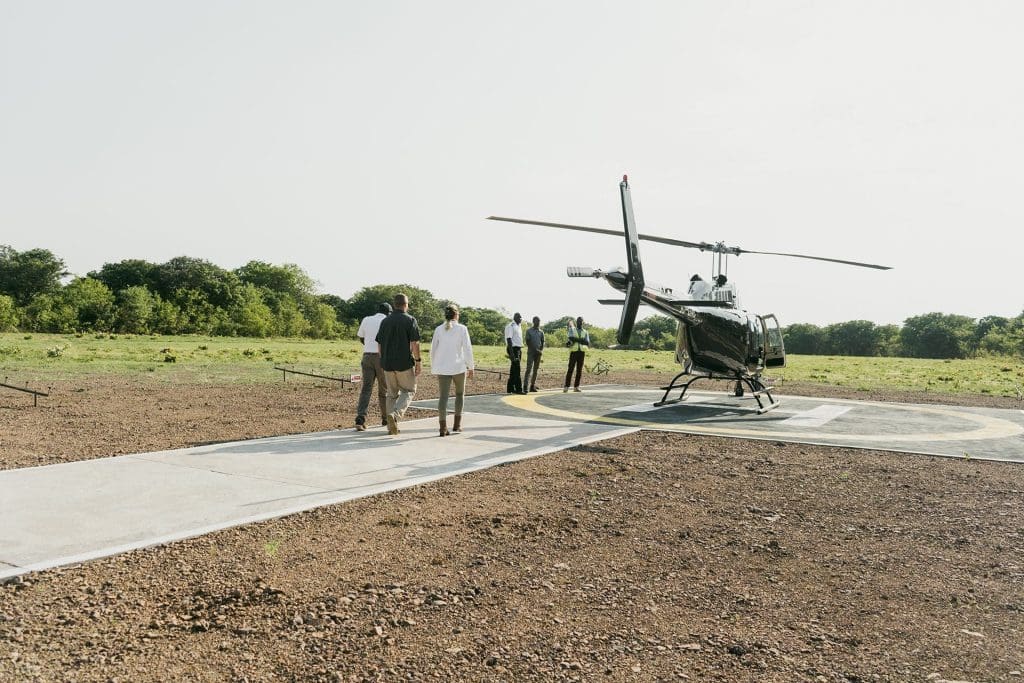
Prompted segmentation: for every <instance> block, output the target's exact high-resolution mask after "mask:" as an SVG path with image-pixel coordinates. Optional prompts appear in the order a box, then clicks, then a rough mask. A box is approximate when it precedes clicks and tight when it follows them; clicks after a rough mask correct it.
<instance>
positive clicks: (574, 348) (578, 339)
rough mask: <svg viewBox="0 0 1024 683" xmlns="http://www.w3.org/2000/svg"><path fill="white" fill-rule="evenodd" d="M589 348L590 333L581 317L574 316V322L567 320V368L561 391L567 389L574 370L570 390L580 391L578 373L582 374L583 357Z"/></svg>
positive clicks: (563, 391)
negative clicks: (574, 373)
mask: <svg viewBox="0 0 1024 683" xmlns="http://www.w3.org/2000/svg"><path fill="white" fill-rule="evenodd" d="M589 348H590V333H589V332H587V330H586V329H584V327H583V318H576V324H575V325H573V324H572V321H571V320H570V321H569V369H568V371H566V373H565V386H564V387H563V388H562V393H565V392H566V391H569V382H570V381H571V380H572V379H573V371H575V372H576V379H575V381H574V382H573V385H572V390H573V391H581V389H580V375H582V374H583V358H584V357H585V356H586V355H587V349H589Z"/></svg>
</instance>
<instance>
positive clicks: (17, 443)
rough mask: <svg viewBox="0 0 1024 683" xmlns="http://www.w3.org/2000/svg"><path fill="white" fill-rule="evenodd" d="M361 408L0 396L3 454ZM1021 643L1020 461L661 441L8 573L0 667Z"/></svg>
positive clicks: (317, 421) (424, 665)
mask: <svg viewBox="0 0 1024 683" xmlns="http://www.w3.org/2000/svg"><path fill="white" fill-rule="evenodd" d="M660 379H663V378H658V377H653V376H650V375H625V374H619V375H612V376H610V377H607V378H602V381H613V382H622V383H633V384H644V385H654V384H657V382H658V381H659V380H660ZM471 389H472V391H473V392H476V393H485V392H496V391H503V389H504V387H503V385H502V384H501V383H499V381H498V380H497V378H496V377H493V376H487V375H483V374H478V378H477V380H476V381H474V382H472V383H471ZM782 393H794V394H804V395H809V394H815V395H829V396H842V397H845V398H854V399H856V398H862V399H871V400H902V401H913V402H944V403H957V404H961V405H965V404H966V405H991V406H996V407H1004V408H1013V409H1019V408H1020V407H1021V406H1020V404H1019V402H1017V401H1015V400H1011V399H1005V398H992V397H981V396H977V397H955V398H954V397H949V396H937V395H932V394H912V395H907V394H898V393H895V392H892V393H885V394H883V393H866V392H857V391H852V390H838V389H835V388H831V387H824V386H819V385H804V386H800V385H786V386H784V387H782ZM432 396H436V384H435V383H434V381H433V380H432V379H431V378H429V377H425V378H423V380H422V381H421V383H420V391H419V393H418V397H420V398H429V397H432ZM355 397H356V395H355V393H354V392H353V391H351V390H348V391H341V390H339V389H338V387H336V386H326V385H324V384H318V383H316V382H314V381H289V382H288V383H281V384H269V385H256V386H239V385H231V386H210V385H205V384H194V385H181V384H178V385H174V386H168V385H163V384H158V383H156V382H147V381H146V380H144V379H140V380H129V379H110V378H94V379H93V380H90V381H89V382H88V383H84V382H79V383H77V384H75V385H70V384H69V385H57V386H54V388H53V395H52V396H51V397H49V398H45V399H41V400H40V405H39V407H37V408H33V407H32V402H31V398H30V397H27V396H24V395H21V394H16V393H14V392H10V393H0V468H3V469H9V468H14V467H28V466H36V465H47V464H53V463H59V462H68V461H71V460H80V459H87V458H96V457H104V456H110V455H117V454H123V453H133V452H141V451H150V450H158V449H166V448H177V447H181V446H190V445H196V444H202V443H209V442H216V441H226V440H235V439H246V438H254V437H260V436H270V435H276V434H286V433H299V432H309V431H319V430H325V429H336V428H349V427H350V426H351V424H352V418H353V409H354V405H355ZM377 417H378V416H377V415H376V414H374V415H372V416H371V422H373V421H374V420H375V419H376V418H377ZM467 429H468V430H471V429H472V424H471V423H469V424H467ZM399 438H400V437H399ZM452 438H458V437H452ZM55 494H58V492H55ZM69 523H73V520H69ZM0 526H2V522H0ZM2 536H3V534H2V531H0V539H2ZM1022 642H1024V468H1021V467H1020V466H1019V465H1010V464H1001V463H988V462H979V461H974V460H959V459H957V460H953V459H940V458H930V457H923V456H909V455H901V454H895V453H886V452H881V451H863V450H852V449H841V448H823V447H815V446H807V445H799V444H783V443H778V442H764V441H744V440H731V439H721V438H711V437H695V436H687V435H680V434H666V433H653V432H642V433H638V434H633V435H629V436H625V437H620V438H617V439H613V440H609V441H604V442H600V443H597V444H591V445H589V446H584V447H579V448H574V449H570V450H568V451H563V452H559V453H554V454H551V455H547V456H542V457H538V458H534V459H531V460H527V461H523V462H520V463H516V464H513V465H508V466H502V467H497V468H494V469H490V470H486V471H482V472H476V473H473V474H469V475H465V476H462V477H458V478H455V479H449V480H445V481H439V482H434V483H431V484H427V485H423V486H418V487H414V488H410V489H406V490H403V491H399V492H394V493H389V494H385V495H381V496H376V497H373V498H368V499H363V500H359V501H354V502H350V503H345V504H342V505H335V506H330V507H325V508H320V509H318V510H315V511H312V512H308V513H303V514H299V515H293V516H290V517H286V518H282V519H278V520H273V521H269V522H264V523H259V524H253V525H249V526H245V527H239V528H235V529H229V530H225V531H221V532H217V533H214V534H210V535H208V536H204V537H201V538H196V539H191V540H187V541H181V542H177V543H173V544H170V545H167V546H162V547H158V548H153V549H149V550H141V551H135V552H131V553H127V554H124V555H121V556H117V557H113V558H109V559H106V560H99V561H95V562H90V563H87V564H84V565H78V566H73V567H67V568H63V569H57V570H51V571H46V572H38V573H34V574H30V575H27V576H25V577H22V578H20V579H15V580H13V581H10V582H8V583H6V584H3V585H0V681H37V680H38V681H271V680H273V681H434V680H438V681H447V680H472V681H522V680H536V681H548V680H574V681H594V680H597V681H655V680H666V681H667V680H690V681H703V680H717V681H964V680H969V681H1003V680H1006V681H1022V682H1024V648H1022V645H1021V643H1022Z"/></svg>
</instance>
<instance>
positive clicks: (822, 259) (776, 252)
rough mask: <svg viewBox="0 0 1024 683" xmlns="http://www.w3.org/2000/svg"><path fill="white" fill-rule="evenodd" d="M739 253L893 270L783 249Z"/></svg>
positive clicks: (886, 267)
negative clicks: (785, 251) (793, 252)
mask: <svg viewBox="0 0 1024 683" xmlns="http://www.w3.org/2000/svg"><path fill="white" fill-rule="evenodd" d="M735 253H736V254H737V255H739V254H767V255H768V256H792V257H793V258H806V259H812V260H814V261H829V262H831V263H844V264H846V265H848V266H860V267H862V268H875V269H877V270H892V266H880V265H878V264H875V263H861V262H860V261H845V260H843V259H839V258H827V257H825V256H808V255H806V254H786V253H783V252H781V251H751V250H749V249H739V248H737V249H736V252H735Z"/></svg>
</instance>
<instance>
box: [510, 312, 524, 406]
mask: <svg viewBox="0 0 1024 683" xmlns="http://www.w3.org/2000/svg"><path fill="white" fill-rule="evenodd" d="M522 324H523V316H521V315H519V314H518V313H516V314H515V315H513V316H512V320H511V321H510V322H509V324H508V325H505V354H506V355H507V356H508V360H509V368H508V382H506V383H505V391H507V392H508V393H510V394H525V393H526V392H525V391H523V377H522V370H521V369H520V363H521V362H522V358H523V327H522Z"/></svg>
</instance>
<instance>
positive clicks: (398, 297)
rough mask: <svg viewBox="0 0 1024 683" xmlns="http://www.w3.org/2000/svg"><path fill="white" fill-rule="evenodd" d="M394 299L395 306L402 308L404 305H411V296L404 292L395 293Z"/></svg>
mask: <svg viewBox="0 0 1024 683" xmlns="http://www.w3.org/2000/svg"><path fill="white" fill-rule="evenodd" d="M393 301H394V304H395V308H402V307H404V306H408V305H409V297H407V296H406V295H405V294H403V293H402V292H399V293H398V294H395V298H394V299H393Z"/></svg>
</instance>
